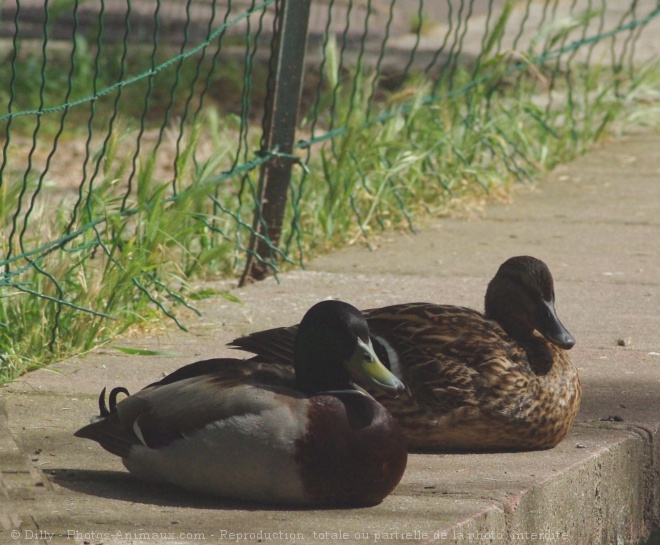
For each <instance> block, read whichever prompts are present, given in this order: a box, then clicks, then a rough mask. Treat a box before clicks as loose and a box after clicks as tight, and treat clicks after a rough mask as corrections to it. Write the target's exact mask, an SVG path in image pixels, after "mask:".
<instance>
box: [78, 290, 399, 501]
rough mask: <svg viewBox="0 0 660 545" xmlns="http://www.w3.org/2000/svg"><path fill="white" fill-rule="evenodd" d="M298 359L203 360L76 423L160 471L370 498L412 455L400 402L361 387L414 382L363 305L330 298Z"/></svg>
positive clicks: (244, 489)
mask: <svg viewBox="0 0 660 545" xmlns="http://www.w3.org/2000/svg"><path fill="white" fill-rule="evenodd" d="M293 366H294V368H293V369H292V368H291V367H290V366H288V365H286V366H283V365H271V364H268V365H264V364H261V363H257V362H249V361H243V360H235V359H214V360H206V361H200V362H197V363H193V364H190V365H187V366H185V367H182V368H181V369H179V370H177V371H175V372H174V373H172V374H170V375H169V376H167V377H165V378H164V379H163V380H161V381H159V382H155V383H153V384H150V385H149V386H147V387H146V388H144V389H143V390H141V391H140V392H138V393H137V394H135V395H132V396H129V397H127V398H125V399H123V400H122V401H121V402H119V403H117V402H116V398H117V394H118V393H120V392H124V393H127V392H126V390H125V389H123V388H116V389H115V390H113V391H112V393H111V394H110V409H109V410H108V409H107V408H106V405H105V390H104V391H103V392H102V393H101V397H100V398H99V406H100V410H101V417H100V419H98V421H96V422H94V423H92V424H89V425H87V426H85V427H84V428H82V429H80V430H78V431H77V432H76V434H75V435H76V436H78V437H86V438H88V439H93V440H94V441H97V442H99V443H100V444H101V446H102V447H103V448H105V449H106V450H108V451H110V452H111V453H113V454H116V455H118V456H121V458H122V461H123V463H124V465H125V466H126V468H127V469H128V470H129V471H130V472H131V473H133V474H135V475H136V476H137V477H139V478H141V479H145V480H149V481H157V482H168V483H171V484H175V485H178V486H180V487H182V488H186V489H188V490H191V491H193V492H202V493H209V494H215V495H219V496H223V497H227V498H233V499H239V500H248V501H258V502H262V503H269V504H283V505H304V506H366V505H374V504H377V503H379V502H381V501H382V500H383V498H384V497H385V496H387V495H388V494H389V493H390V492H391V491H392V490H393V489H394V487H395V486H396V485H397V484H398V483H399V480H400V479H401V476H402V475H403V471H404V469H405V466H406V460H407V449H406V445H405V438H404V436H403V433H402V431H401V429H400V427H399V426H398V425H397V423H396V421H395V420H394V419H393V418H392V416H391V415H390V414H389V413H388V411H387V410H386V409H385V408H384V407H383V406H382V405H381V404H380V403H378V402H377V401H376V400H374V399H373V398H372V397H371V396H370V395H368V394H367V393H365V392H364V391H362V390H360V389H358V388H356V387H355V386H354V385H353V383H352V382H351V377H355V378H356V379H358V380H362V381H364V382H368V383H369V384H370V385H371V386H373V387H374V388H376V389H382V390H384V391H386V392H394V393H397V392H400V391H401V390H403V384H401V382H400V381H399V380H398V379H397V378H396V377H395V376H394V375H392V373H390V372H389V371H388V370H387V369H386V368H385V367H384V366H383V365H382V363H381V362H380V361H379V360H378V358H377V356H376V354H375V353H374V350H373V347H372V344H371V341H370V340H369V329H368V327H367V324H366V321H365V320H364V317H363V316H362V315H361V314H360V312H359V311H358V310H357V309H355V308H354V307H352V306H351V305H348V304H346V303H341V302H339V301H324V302H322V303H318V304H316V305H315V306H313V307H312V308H311V309H310V310H309V311H308V312H307V314H306V315H305V317H304V318H303V320H302V322H301V324H300V327H299V328H298V334H297V336H296V339H295V346H294V348H293Z"/></svg>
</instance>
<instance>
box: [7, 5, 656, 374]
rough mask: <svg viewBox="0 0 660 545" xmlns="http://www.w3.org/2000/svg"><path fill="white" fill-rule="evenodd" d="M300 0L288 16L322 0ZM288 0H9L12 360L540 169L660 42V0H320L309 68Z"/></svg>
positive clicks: (83, 340) (596, 128)
mask: <svg viewBox="0 0 660 545" xmlns="http://www.w3.org/2000/svg"><path fill="white" fill-rule="evenodd" d="M288 2H289V4H288V6H289V7H291V10H292V11H291V13H290V16H291V17H292V18H290V19H289V22H288V23H286V24H288V25H289V31H291V30H292V28H293V30H295V28H294V27H296V26H298V27H300V26H301V25H303V24H304V23H305V21H302V20H296V15H295V14H296V13H298V12H300V13H302V12H304V11H305V10H300V7H301V6H305V5H308V6H309V5H310V4H308V2H305V1H304V0H288ZM296 3H297V4H298V5H297V6H296ZM286 8H287V4H286V3H285V2H283V1H281V0H280V1H277V0H265V1H256V0H252V1H247V0H245V1H232V0H224V1H222V2H221V1H213V0H187V1H184V0H169V1H168V2H163V1H161V0H140V1H139V2H138V1H135V0H96V1H91V0H88V1H85V0H45V1H44V0H13V1H11V0H5V1H4V2H2V3H0V10H1V11H0V55H1V57H2V62H1V63H0V73H1V81H2V85H1V86H0V102H1V103H2V104H3V107H2V109H0V135H1V136H0V139H1V144H0V146H1V147H2V160H1V162H0V220H1V221H2V232H1V236H0V240H1V245H2V246H1V247H2V254H1V255H0V266H1V269H0V376H5V377H7V376H12V375H14V374H16V373H17V372H20V371H21V370H24V369H25V368H29V367H30V366H32V365H38V364H39V363H40V362H42V361H45V360H47V359H48V358H49V357H56V356H57V355H59V354H62V353H66V352H70V351H71V350H83V349H86V348H89V347H92V346H94V345H95V344H97V343H99V342H102V341H103V340H104V339H106V338H108V337H109V336H110V335H112V334H114V333H116V332H118V331H121V329H122V328H123V327H126V326H127V325H130V324H132V323H135V322H136V321H139V320H141V319H144V318H145V317H149V315H150V314H153V313H155V314H158V313H165V314H166V315H167V316H170V317H171V318H172V319H174V320H175V321H176V322H177V323H178V324H179V325H180V326H181V327H183V325H182V324H181V323H180V322H179V320H178V318H177V317H176V316H175V314H174V309H175V307H177V306H179V307H181V306H182V305H183V306H186V307H188V308H189V309H191V310H193V311H194V308H193V305H194V300H195V299H196V298H199V297H205V296H208V295H209V294H210V293H211V292H210V291H209V290H204V289H198V288H194V287H193V284H191V280H192V279H197V278H207V277H216V276H219V275H220V276H227V275H235V274H240V273H241V272H243V280H244V281H249V280H250V279H251V278H259V277H262V276H265V275H267V274H271V273H276V272H277V271H278V270H279V267H280V266H281V265H282V263H286V262H289V263H294V264H295V263H298V264H300V263H302V262H303V259H304V257H305V256H306V255H307V254H308V253H309V252H314V251H317V250H318V249H319V248H322V247H324V246H325V245H326V244H329V243H336V242H346V241H349V240H352V239H355V238H359V237H364V238H367V239H368V238H369V234H370V233H371V232H372V231H374V230H378V229H385V228H389V227H390V226H399V225H402V226H407V227H408V228H414V221H413V220H414V217H415V214H417V213H419V212H420V211H423V212H428V211H430V212H431V213H434V212H436V211H438V210H442V207H443V206H450V205H451V204H452V202H453V201H454V200H456V199H458V198H460V197H461V196H462V195H464V194H465V193H474V192H477V193H478V192H492V191H497V184H498V183H500V182H501V181H502V180H507V179H513V180H518V181H523V182H524V181H526V180H528V179H530V178H531V177H532V176H533V175H534V174H535V173H536V172H538V170H539V169H541V168H546V167H551V166H552V165H553V164H554V162H556V161H558V160H562V159H564V158H568V157H570V156H571V155H572V154H575V153H579V152H580V151H582V149H584V147H585V146H587V145H588V144H589V142H592V141H593V140H595V139H596V138H598V136H599V135H600V134H601V133H602V132H603V131H604V129H605V128H606V127H607V125H608V123H609V122H611V121H612V119H613V118H614V117H615V116H616V113H617V112H618V111H620V109H621V108H623V107H625V106H626V104H627V103H629V102H630V100H631V97H633V98H634V97H635V96H636V95H635V93H636V92H639V89H640V88H641V87H640V85H641V84H640V81H641V77H642V75H643V74H645V73H647V72H648V65H649V63H650V62H651V61H653V59H654V58H655V56H656V55H657V53H658V51H657V47H656V46H655V45H654V43H653V40H652V39H651V40H649V39H644V36H645V35H646V36H648V35H649V34H651V35H652V34H653V33H656V35H657V31H658V29H659V24H658V21H659V19H660V18H659V16H660V4H659V3H658V2H657V1H649V0H647V1H630V2H609V3H608V2H605V0H601V1H595V0H581V1H578V0H573V1H564V0H562V1H559V0H554V1H545V2H536V1H533V0H527V1H523V0H519V1H507V0H463V1H460V0H455V1H454V0H447V1H442V2H440V1H431V0H426V1H424V0H416V1H410V0H342V1H334V0H323V1H322V0H315V1H314V2H311V7H310V15H309V23H308V28H307V40H306V42H307V43H306V47H307V56H306V62H305V63H304V65H302V64H301V65H300V67H299V70H298V68H297V67H296V66H291V65H290V63H289V64H287V59H291V58H293V57H295V55H294V53H295V52H296V51H298V52H300V50H301V48H304V46H305V44H304V43H300V41H298V42H296V41H295V39H294V40H293V41H292V42H288V41H287V40H286V39H284V38H282V37H283V36H285V35H286V34H283V33H286V30H287V29H286V24H285V23H284V21H285V20H286V19H285V17H283V14H284V13H285V12H286ZM291 25H293V27H292V26H291ZM289 33H290V34H295V33H291V32H289ZM287 44H289V45H287ZM283 47H284V49H282V48H283ZM286 47H289V50H288V51H287V50H286ZM292 48H294V49H292ZM278 52H279V55H280V56H279V57H278ZM282 70H288V72H286V74H287V76H286V78H280V79H278V73H279V74H282V72H281V71H282ZM296 71H298V72H299V73H300V78H301V79H300V85H301V87H302V93H301V100H300V108H299V115H298V119H297V120H296V116H295V115H292V112H291V110H295V108H291V107H290V106H288V107H286V108H285V107H284V106H282V105H283V104H287V102H286V101H287V100H288V101H289V104H290V101H291V100H292V97H291V96H288V95H290V94H291V93H294V94H296V96H294V97H293V101H294V102H293V103H294V104H295V103H296V102H297V100H298V96H297V90H296V86H295V85H293V86H292V87H291V89H293V90H291V91H287V89H288V88H287V87H286V85H291V84H292V77H293V76H291V74H295V73H296ZM294 83H295V82H294ZM283 85H284V86H285V87H284V88H283V87H282V86H283ZM278 93H279V95H278ZM287 93H288V95H287ZM278 96H279V99H274V97H278ZM647 98H648V97H647ZM278 100H280V101H284V102H278ZM283 108H284V109H286V110H287V111H284V112H283ZM278 113H279V114H282V113H285V114H288V115H284V116H281V115H280V117H279V118H278V117H277V114H278ZM294 129H295V133H294V132H293V131H294ZM281 138H285V139H288V141H289V142H292V141H293V140H292V139H293V138H295V142H296V144H295V146H293V148H292V149H290V150H289V149H286V147H287V145H286V143H283V141H280V139H281ZM280 167H286V168H283V169H282V168H280ZM278 168H279V169H280V170H279V172H280V179H279V183H278V184H275V182H274V181H273V178H272V177H271V176H272V172H270V173H269V169H270V170H271V171H273V170H275V171H277V170H278ZM289 170H290V171H291V173H292V174H291V178H290V180H289V174H288V171H289ZM282 172H284V178H282V176H283V174H282ZM282 180H284V183H282ZM269 184H270V185H269ZM274 184H275V185H274ZM269 191H270V193H269ZM264 195H269V196H268V198H265V197H264ZM273 196H275V197H277V198H278V199H283V201H282V202H284V203H285V204H286V206H284V207H283V208H281V209H276V210H273V209H272V207H271V208H268V205H269V203H272V199H273ZM275 208H276V207H275ZM227 296H228V297H230V296H229V295H227Z"/></svg>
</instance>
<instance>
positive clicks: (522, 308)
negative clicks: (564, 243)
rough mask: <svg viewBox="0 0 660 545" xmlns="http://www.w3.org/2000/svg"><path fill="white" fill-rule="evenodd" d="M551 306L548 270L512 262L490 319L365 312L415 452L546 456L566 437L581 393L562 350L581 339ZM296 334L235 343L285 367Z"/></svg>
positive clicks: (438, 308)
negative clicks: (394, 382)
mask: <svg viewBox="0 0 660 545" xmlns="http://www.w3.org/2000/svg"><path fill="white" fill-rule="evenodd" d="M554 302H555V294H554V287H553V281H552V275H551V274H550V271H549V270H548V267H547V266H546V265H545V263H543V262H542V261H540V260H538V259H535V258H533V257H528V256H523V257H512V258H511V259H509V260H507V261H506V262H505V263H504V264H503V265H502V266H501V267H500V268H499V270H498V271H497V274H496V275H495V277H494V278H493V279H492V281H491V282H490V283H489V285H488V289H487V291H486V299H485V314H484V315H482V314H480V313H479V312H476V311H474V310H471V309H468V308H463V307H455V306H446V305H434V304H430V303H410V304H400V305H393V306H388V307H384V308H377V309H371V310H367V311H363V314H364V316H365V317H366V318H367V323H368V324H369V330H370V332H371V340H372V342H373V345H374V348H375V350H376V353H377V354H378V355H379V357H380V358H381V360H382V361H383V363H385V365H386V366H387V367H388V368H389V369H390V370H391V371H392V372H393V373H394V374H395V375H396V376H397V377H398V378H399V379H401V380H402V381H403V382H404V383H405V384H406V386H407V388H406V391H405V392H404V393H403V394H401V395H400V396H399V397H398V398H396V399H385V398H382V397H381V396H379V395H377V399H379V401H381V403H383V405H385V407H387V408H388V409H389V410H390V412H391V413H392V414H393V415H394V417H395V418H396V419H397V420H398V421H399V423H400V424H401V425H402V427H403V428H404V432H405V434H406V437H407V440H408V446H409V447H410V448H411V449H416V450H427V451H428V450H432V451H456V450H460V451H466V450H467V451H479V450H481V451H483V450H529V449H545V448H551V447H553V446H555V445H556V444H557V443H558V442H559V441H561V440H562V439H563V438H564V436H565V435H566V433H567V432H568V430H569V429H570V427H571V424H572V423H573V420H574V419H575V415H576V414H577V411H578V408H579V405H580V396H581V387H580V381H579V378H578V374H577V369H576V368H575V366H574V365H573V364H572V363H571V361H570V360H569V358H568V355H567V354H566V352H565V350H568V349H570V348H571V347H572V346H573V345H574V344H575V341H574V339H573V337H571V335H570V334H569V333H568V331H567V330H566V329H565V328H564V326H563V325H562V324H561V322H560V321H559V319H558V318H557V315H556V313H555V308H554ZM296 327H297V326H292V327H289V328H278V329H272V330H268V331H263V332H259V333H253V334H251V335H248V336H247V337H243V338H240V339H237V340H235V341H233V342H232V343H231V344H232V346H234V347H237V348H241V349H244V350H247V351H249V352H252V353H254V354H257V356H256V357H255V358H254V359H255V360H259V359H260V358H268V359H269V360H270V361H277V362H279V361H286V360H287V359H288V358H289V357H290V354H291V346H292V340H293V336H294V335H295V331H296ZM261 361H263V360H261ZM374 394H376V392H374Z"/></svg>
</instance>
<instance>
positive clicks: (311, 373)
mask: <svg viewBox="0 0 660 545" xmlns="http://www.w3.org/2000/svg"><path fill="white" fill-rule="evenodd" d="M293 364H294V367H295V371H296V385H297V387H298V389H300V390H301V391H303V392H305V393H307V394H315V393H319V392H324V391H329V390H346V389H352V388H354V386H353V384H352V380H353V379H355V380H356V381H357V382H358V383H361V384H363V385H366V384H369V385H372V386H375V387H377V388H380V389H381V390H384V391H386V392H389V393H393V394H396V393H398V392H401V391H402V390H403V389H404V386H403V383H402V382H401V381H400V380H399V379H398V378H396V377H395V376H394V375H393V374H392V373H391V372H390V371H388V370H387V368H386V367H385V366H384V365H383V364H382V363H381V362H380V360H379V359H378V357H377V356H376V353H375V352H374V349H373V346H372V344H371V339H370V338H369V327H368V325H367V322H366V320H365V319H364V316H362V314H361V313H360V311H359V310H357V309H356V308H355V307H353V306H351V305H349V304H347V303H344V302H342V301H322V302H320V303H317V304H315V305H314V306H313V307H312V308H310V309H309V310H308V311H307V313H306V314H305V316H304V318H303V319H302V321H301V322H300V326H299V327H298V333H297V335H296V341H295V345H294V353H293Z"/></svg>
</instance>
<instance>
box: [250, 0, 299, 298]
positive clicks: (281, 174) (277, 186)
mask: <svg viewBox="0 0 660 545" xmlns="http://www.w3.org/2000/svg"><path fill="white" fill-rule="evenodd" d="M310 4H311V0H281V6H280V9H279V10H278V14H277V21H276V26H275V28H276V36H275V45H274V48H273V51H274V54H275V55H276V56H277V57H276V59H275V62H271V70H273V69H274V74H272V75H271V78H272V85H271V88H270V93H269V95H268V97H267V98H266V114H265V121H264V136H263V138H262V150H264V151H272V150H275V149H276V150H277V151H278V152H279V153H281V154H284V155H283V156H273V157H271V158H270V159H269V160H268V161H267V162H266V163H264V164H263V166H262V168H261V173H260V178H259V187H258V198H259V204H258V206H257V208H256V210H255V213H254V221H253V228H254V231H255V233H258V235H255V234H253V235H252V238H251V240H250V246H249V252H248V255H247V263H246V265H245V270H244V271H243V276H242V278H241V282H240V285H241V286H242V285H245V284H246V283H249V282H252V281H255V280H261V279H262V278H265V277H266V276H267V275H269V274H271V273H272V271H273V269H272V267H270V266H268V264H267V262H268V261H269V260H270V261H272V260H274V259H276V258H275V257H273V258H271V255H272V248H273V246H277V245H278V244H279V240H280V235H281V233H282V224H283V222H284V213H285V211H286V203H287V199H288V192H289V181H290V178H291V167H292V164H293V162H294V159H292V158H291V157H287V156H286V155H290V154H291V153H292V152H293V144H294V141H295V135H296V123H297V119H298V105H299V103H300V93H301V90H302V82H303V71H304V67H305V48H306V45H307V25H308V22H309V10H310ZM259 235H261V236H259ZM264 238H265V240H264ZM257 256H258V258H257Z"/></svg>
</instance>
